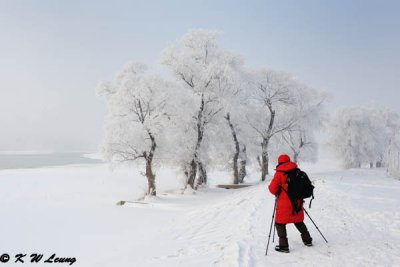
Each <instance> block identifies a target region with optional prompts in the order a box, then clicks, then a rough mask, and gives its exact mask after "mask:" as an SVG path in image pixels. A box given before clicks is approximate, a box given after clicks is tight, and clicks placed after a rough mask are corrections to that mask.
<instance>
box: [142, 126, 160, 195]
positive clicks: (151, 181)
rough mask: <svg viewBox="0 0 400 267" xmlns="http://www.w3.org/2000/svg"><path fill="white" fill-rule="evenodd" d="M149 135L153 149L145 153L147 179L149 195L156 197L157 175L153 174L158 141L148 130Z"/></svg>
mask: <svg viewBox="0 0 400 267" xmlns="http://www.w3.org/2000/svg"><path fill="white" fill-rule="evenodd" d="M147 134H148V135H149V137H150V140H151V147H150V151H149V152H148V153H147V152H144V158H145V159H146V177H147V183H148V190H147V194H148V195H151V196H155V195H156V194H157V193H156V175H155V174H154V173H153V168H152V167H153V166H152V164H153V157H154V152H155V151H156V147H157V144H156V140H155V138H154V136H153V134H152V133H151V132H150V130H147Z"/></svg>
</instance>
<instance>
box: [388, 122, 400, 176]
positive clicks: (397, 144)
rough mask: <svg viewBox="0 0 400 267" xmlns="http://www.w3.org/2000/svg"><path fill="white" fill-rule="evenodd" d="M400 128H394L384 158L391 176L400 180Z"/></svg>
mask: <svg viewBox="0 0 400 267" xmlns="http://www.w3.org/2000/svg"><path fill="white" fill-rule="evenodd" d="M399 130H400V127H399V126H397V127H393V133H392V135H391V137H390V139H389V144H388V147H387V150H386V153H385V157H384V164H385V166H386V169H387V172H388V173H389V175H391V176H393V177H396V178H400V131H399Z"/></svg>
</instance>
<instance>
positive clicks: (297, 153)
mask: <svg viewBox="0 0 400 267" xmlns="http://www.w3.org/2000/svg"><path fill="white" fill-rule="evenodd" d="M298 158H299V152H297V151H296V152H294V153H293V162H295V163H297V160H298Z"/></svg>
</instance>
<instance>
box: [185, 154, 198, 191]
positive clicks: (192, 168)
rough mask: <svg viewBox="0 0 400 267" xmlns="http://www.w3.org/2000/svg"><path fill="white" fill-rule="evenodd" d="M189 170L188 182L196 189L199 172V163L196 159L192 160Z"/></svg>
mask: <svg viewBox="0 0 400 267" xmlns="http://www.w3.org/2000/svg"><path fill="white" fill-rule="evenodd" d="M188 167H189V172H187V174H188V182H187V184H188V185H190V187H191V188H193V189H194V181H195V180H196V174H197V163H196V160H195V159H192V161H191V162H190V164H189V166H188Z"/></svg>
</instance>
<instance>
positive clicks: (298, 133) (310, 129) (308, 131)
mask: <svg viewBox="0 0 400 267" xmlns="http://www.w3.org/2000/svg"><path fill="white" fill-rule="evenodd" d="M296 84H297V86H295V87H293V88H292V90H291V94H292V95H293V97H294V99H295V101H294V102H293V105H292V107H293V108H292V111H291V112H294V113H295V114H294V116H293V117H294V118H296V120H295V123H294V124H293V125H292V127H290V128H289V129H287V131H283V132H281V133H280V134H279V135H278V139H281V140H277V141H276V143H277V144H279V150H280V151H279V153H280V154H282V153H287V154H289V155H291V156H292V160H293V161H294V162H299V161H309V162H314V161H315V160H316V159H317V152H318V151H317V149H318V144H317V141H316V138H315V133H316V132H318V131H319V130H320V129H321V128H322V127H323V125H324V122H325V121H326V120H327V113H326V111H325V108H324V100H325V99H326V94H325V93H324V92H320V91H317V90H315V89H312V88H309V87H308V86H306V85H305V84H302V83H300V82H297V83H294V85H296ZM282 143H284V144H285V145H284V146H283V147H284V148H283V149H282V145H281V144H282Z"/></svg>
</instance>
